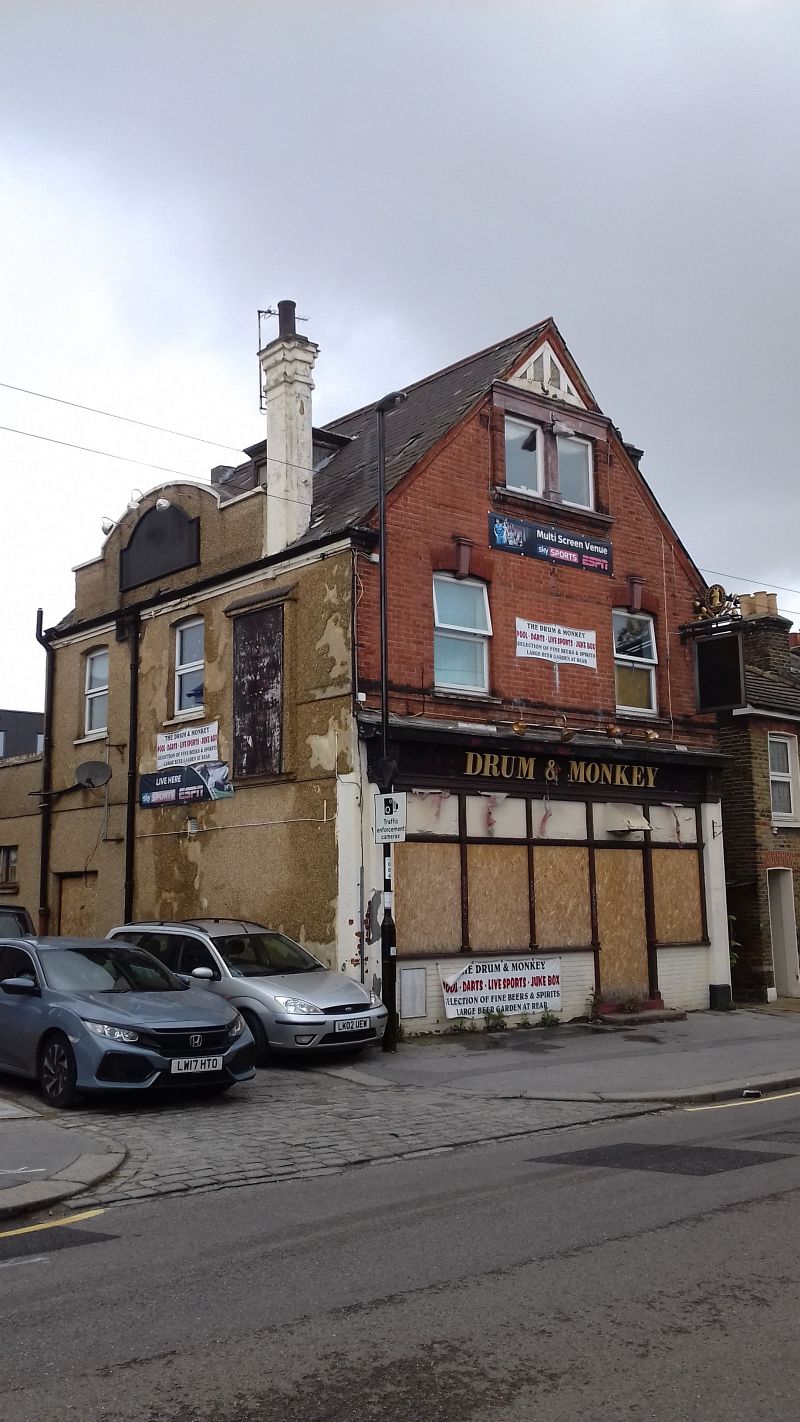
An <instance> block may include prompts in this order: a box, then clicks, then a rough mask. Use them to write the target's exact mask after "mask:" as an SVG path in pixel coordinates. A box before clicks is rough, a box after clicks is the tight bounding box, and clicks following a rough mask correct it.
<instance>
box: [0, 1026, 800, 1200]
mask: <svg viewBox="0 0 800 1422" xmlns="http://www.w3.org/2000/svg"><path fill="white" fill-rule="evenodd" d="M799 1086H800V1015H793V1014H791V1013H788V1012H787V1013H782V1012H780V1011H779V1010H776V1008H775V1006H774V1005H772V1006H771V1007H770V1008H769V1009H768V1010H764V1011H762V1010H760V1009H752V1010H750V1009H746V1010H739V1011H736V1012H732V1013H721V1014H714V1013H697V1014H692V1015H690V1016H689V1017H688V1019H687V1020H686V1021H684V1022H666V1023H659V1024H657V1025H653V1024H648V1025H647V1026H646V1027H634V1028H611V1027H600V1028H593V1027H589V1026H578V1025H576V1026H562V1027H558V1028H550V1029H542V1028H534V1029H531V1030H527V1031H525V1030H519V1029H518V1030H509V1031H507V1032H505V1033H498V1034H491V1035H487V1034H485V1033H482V1032H481V1033H475V1034H471V1033H468V1034H465V1035H464V1036H463V1037H457V1038H453V1037H443V1038H433V1039H430V1038H428V1039H418V1040H416V1041H411V1042H407V1043H403V1044H402V1045H401V1047H400V1049H399V1051H398V1052H397V1054H396V1055H391V1054H387V1053H383V1052H380V1051H370V1052H368V1053H366V1054H364V1055H361V1056H357V1057H356V1056H353V1055H351V1054H348V1056H347V1058H346V1059H345V1060H343V1061H342V1060H339V1059H337V1060H335V1061H330V1062H328V1063H319V1062H315V1063H310V1062H308V1061H303V1062H299V1063H287V1064H285V1065H281V1066H271V1067H269V1068H267V1069H266V1070H263V1071H260V1072H259V1073H258V1075H257V1077H256V1079H255V1080H254V1081H252V1082H247V1083H243V1084H242V1085H240V1086H239V1087H237V1088H236V1090H235V1091H233V1092H231V1093H229V1094H228V1095H225V1096H219V1097H208V1096H198V1097H192V1096H191V1095H190V1094H188V1093H187V1094H186V1095H184V1094H181V1095H180V1096H170V1097H169V1098H168V1099H163V1098H162V1099H148V1098H141V1097H139V1098H137V1097H131V1096H123V1097H117V1098H113V1099H112V1098H108V1097H101V1098H94V1099H90V1100H87V1101H86V1102H84V1103H83V1104H82V1105H81V1106H80V1108H78V1109H76V1110H72V1111H69V1112H62V1113H56V1112H52V1111H47V1110H46V1109H45V1108H44V1107H43V1105H42V1103H41V1100H40V1098H39V1097H38V1094H37V1092H36V1089H35V1087H34V1086H33V1085H32V1084H28V1083H25V1082H22V1081H18V1080H14V1079H12V1078H10V1077H4V1078H3V1077H0V1218H4V1217H5V1218H7V1217H8V1216H10V1215H14V1214H17V1213H22V1212H24V1211H31V1210H43V1209H45V1208H47V1207H49V1206H50V1205H53V1204H57V1203H59V1202H61V1201H68V1202H69V1205H68V1208H72V1209H84V1208H87V1207H91V1206H94V1205H97V1204H103V1205H106V1204H123V1203H129V1202H133V1201H139V1200H143V1199H148V1198H154V1197H157V1196H168V1195H180V1194H187V1193H188V1194H201V1193H207V1192H210V1191H216V1190H225V1189H231V1188H238V1187H241V1186H244V1185H255V1184H263V1183H276V1182H280V1181H286V1180H305V1179H314V1178H316V1177H318V1176H325V1175H333V1174H336V1173H338V1172H340V1171H342V1170H345V1169H348V1168H352V1167H361V1166H366V1165H371V1164H376V1163H379V1162H388V1161H395V1160H405V1161H409V1160H412V1161H413V1160H415V1159H417V1158H421V1157H424V1156H427V1155H434V1154H437V1153H440V1152H443V1151H450V1150H453V1149H455V1148H458V1147H464V1146H475V1145H487V1144H500V1143H502V1142H507V1141H512V1140H514V1139H516V1138H522V1137H526V1136H534V1135H538V1134H539V1133H542V1132H548V1131H558V1130H563V1129H565V1128H571V1127H576V1126H586V1125H593V1124H598V1123H601V1122H605V1121H610V1120H614V1119H616V1118H619V1117H627V1116H637V1115H644V1114H647V1113H648V1112H652V1111H654V1110H660V1109H662V1108H665V1107H668V1106H670V1105H678V1104H690V1103H698V1102H703V1101H715V1100H724V1099H725V1098H735V1097H737V1096H738V1097H741V1096H742V1095H743V1093H745V1092H753V1093H759V1092H763V1093H774V1092H777V1091H780V1090H782V1089H787V1090H789V1089H791V1088H793V1087H799Z"/></svg>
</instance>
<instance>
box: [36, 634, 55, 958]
mask: <svg viewBox="0 0 800 1422" xmlns="http://www.w3.org/2000/svg"><path fill="white" fill-rule="evenodd" d="M42 619H43V612H42V609H41V607H40V608H38V610H37V613H36V640H37V642H38V643H39V645H40V646H41V647H44V654H45V675H44V745H43V747H42V799H41V804H40V806H39V809H40V812H41V816H42V820H41V829H40V835H39V932H40V933H42V934H46V933H48V932H49V931H50V814H51V804H50V789H51V786H52V782H53V674H54V671H55V653H54V651H53V648H52V647H51V645H50V643H49V642H48V640H47V638H46V637H45V635H44V633H43V631H42Z"/></svg>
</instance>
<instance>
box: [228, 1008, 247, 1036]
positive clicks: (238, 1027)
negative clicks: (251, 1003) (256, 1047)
mask: <svg viewBox="0 0 800 1422" xmlns="http://www.w3.org/2000/svg"><path fill="white" fill-rule="evenodd" d="M243 1031H244V1018H243V1017H242V1014H241V1012H237V1014H236V1016H235V1017H234V1019H233V1021H232V1022H231V1024H230V1026H229V1028H228V1036H229V1037H238V1036H239V1033H240V1032H243Z"/></svg>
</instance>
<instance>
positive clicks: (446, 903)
mask: <svg viewBox="0 0 800 1422" xmlns="http://www.w3.org/2000/svg"><path fill="white" fill-rule="evenodd" d="M394 901H395V919H396V923H397V952H398V956H400V957H402V955H403V954H404V953H442V952H450V953H452V952H458V951H459V950H460V948H461V857H460V851H459V848H458V845H457V844H408V843H406V844H398V846H397V849H396V850H395V862H394Z"/></svg>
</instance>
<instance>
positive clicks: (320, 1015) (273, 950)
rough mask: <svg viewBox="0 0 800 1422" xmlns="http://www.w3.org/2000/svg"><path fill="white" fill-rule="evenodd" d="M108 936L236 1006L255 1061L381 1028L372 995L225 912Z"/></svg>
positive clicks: (349, 1040)
mask: <svg viewBox="0 0 800 1422" xmlns="http://www.w3.org/2000/svg"><path fill="white" fill-rule="evenodd" d="M108 937H109V938H114V939H118V940H119V939H123V940H124V941H125V942H126V943H131V944H134V945H135V946H137V947H139V948H143V949H145V950H146V952H148V953H152V954H153V956H154V957H155V958H158V959H160V961H161V962H162V963H164V965H165V966H166V967H168V968H170V969H171V971H172V972H174V973H180V974H181V975H182V976H183V977H188V978H189V979H190V981H191V982H192V985H193V986H196V987H198V988H200V989H201V990H206V991H209V992H213V993H218V994H219V995H220V996H221V997H224V998H226V999H227V1001H228V1002H230V1003H232V1004H233V1006H234V1007H236V1008H238V1010H239V1012H240V1013H241V1014H242V1017H243V1018H244V1020H245V1022H246V1023H247V1025H248V1027H249V1028H250V1031H251V1033H252V1035H253V1038H254V1039H255V1043H256V1061H257V1062H258V1063H259V1064H263V1063H264V1061H265V1060H266V1058H267V1056H268V1054H269V1052H270V1051H275V1052H286V1051H288V1052H298V1051H299V1052H311V1051H316V1050H317V1049H321V1048H324V1049H326V1050H327V1049H329V1048H330V1049H332V1050H333V1051H336V1050H341V1049H342V1048H347V1047H349V1048H351V1049H352V1048H354V1047H362V1046H363V1047H366V1046H368V1045H369V1044H370V1043H373V1042H378V1041H380V1039H381V1038H382V1036H383V1034H384V1030H385V1028H386V1019H387V1016H388V1014H387V1011H386V1008H385V1007H384V1006H383V1003H382V1002H381V1000H380V998H379V997H378V996H377V994H376V993H374V992H371V991H370V990H369V988H366V987H363V986H362V985H361V983H357V982H354V981H353V979H352V978H349V977H346V976H345V974H344V973H334V972H331V971H330V970H329V969H328V968H326V967H325V965H324V964H323V963H320V962H319V960H318V959H317V958H315V957H313V955H312V954H311V953H309V952H308V951H307V950H306V949H305V948H302V947H301V946H300V944H299V943H295V942H294V940H293V939H291V938H287V937H286V935H285V934H283V933H275V932H273V931H272V930H271V929H269V928H264V927H263V925H262V924H259V923H247V922H245V921H243V920H240V919H230V918H195V919H184V920H181V921H179V922H173V923H126V924H121V925H120V927H118V928H112V930H111V932H110V933H109V934H108Z"/></svg>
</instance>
